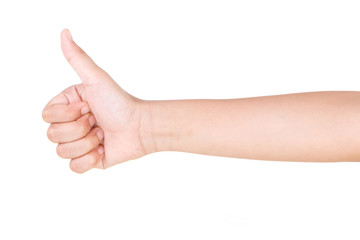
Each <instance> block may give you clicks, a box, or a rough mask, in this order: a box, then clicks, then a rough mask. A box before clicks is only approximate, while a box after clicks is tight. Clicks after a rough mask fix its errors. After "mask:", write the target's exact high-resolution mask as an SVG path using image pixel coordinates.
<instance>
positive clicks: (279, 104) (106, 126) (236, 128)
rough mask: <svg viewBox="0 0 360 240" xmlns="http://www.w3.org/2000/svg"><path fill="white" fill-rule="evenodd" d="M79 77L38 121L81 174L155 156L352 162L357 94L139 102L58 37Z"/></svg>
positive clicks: (359, 152)
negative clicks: (169, 153)
mask: <svg viewBox="0 0 360 240" xmlns="http://www.w3.org/2000/svg"><path fill="white" fill-rule="evenodd" d="M61 47H62V50H63V53H64V56H65V58H66V59H67V61H68V62H69V63H70V65H71V66H72V67H73V69H74V70H75V72H76V73H77V74H78V75H79V77H80V79H81V84H77V85H74V86H70V87H69V88H67V89H65V90H64V91H62V92H61V93H60V94H58V95H57V96H55V97H54V98H52V99H51V100H50V101H49V103H48V104H47V105H46V106H45V108H44V110H43V112H42V116H43V118H44V120H45V121H46V122H48V123H50V126H49V129H48V132H47V136H48V138H49V139H50V140H51V141H52V142H54V143H57V144H58V145H57V153H58V155H59V156H60V157H62V158H68V159H71V161H70V168H71V169H72V170H73V171H75V172H78V173H83V172H86V171H88V170H89V169H92V168H100V169H105V168H108V167H111V166H113V165H115V164H118V163H122V162H125V161H128V160H131V159H136V158H139V157H142V156H144V155H146V154H149V153H153V152H158V151H183V152H190V153H199V154H207V155H216V156H226V157H237V158H248V159H259V160H278V161H308V162H310V161H314V162H315V161H316V162H328V161H359V160H360V92H356V91H332V92H331V91H327V92H325V91H324V92H307V93H294V94H283V95H273V96H262V97H252V98H240V99H227V100H169V101H146V100H142V99H139V98H136V97H134V96H132V95H131V94H129V93H127V92H126V91H125V90H123V89H122V88H121V87H120V86H119V85H118V84H117V82H116V81H114V80H113V79H112V78H111V77H110V76H109V74H107V73H106V72H105V71H104V70H103V69H101V68H99V67H98V66H97V65H96V64H95V62H94V61H93V60H92V59H91V58H90V57H89V56H88V55H87V54H86V53H85V52H84V51H83V50H82V49H81V48H80V47H79V46H78V45H77V44H76V43H75V42H74V41H73V39H72V37H71V35H70V32H69V31H68V30H67V29H65V30H63V31H62V33H61Z"/></svg>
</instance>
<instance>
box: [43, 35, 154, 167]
mask: <svg viewBox="0 0 360 240" xmlns="http://www.w3.org/2000/svg"><path fill="white" fill-rule="evenodd" d="M61 48H62V51H63V53H64V56H65V58H66V59H67V61H68V62H69V63H70V65H71V66H72V67H73V69H74V70H75V71H76V73H77V74H78V75H79V77H80V79H81V81H82V83H81V84H78V85H74V86H71V87H69V88H67V89H65V90H64V91H63V92H61V93H60V94H59V95H57V96H55V97H54V98H53V99H51V100H50V102H49V103H48V104H47V105H46V106H45V108H44V110H43V113H42V115H43V119H44V120H45V121H46V122H48V123H50V127H49V129H48V132H47V135H48V138H49V139H50V140H51V141H52V142H55V143H58V146H57V153H58V155H59V156H60V157H62V158H69V159H71V161H70V168H71V169H72V170H73V171H75V172H78V173H82V172H85V171H87V170H89V169H91V168H101V169H104V168H107V167H110V166H112V165H115V164H117V163H121V162H124V161H126V160H130V159H135V158H139V157H141V156H143V155H145V154H147V153H149V152H148V151H147V149H146V148H145V146H144V141H147V140H146V137H145V134H146V133H145V131H144V129H145V128H144V125H143V123H144V121H145V120H148V119H147V118H148V114H147V104H146V102H145V101H143V100H140V99H138V98H135V97H133V96H131V95H130V94H128V93H127V92H125V91H124V90H123V89H122V88H121V87H120V86H119V85H118V84H117V83H116V82H115V81H114V80H113V79H112V78H111V77H110V76H109V75H108V74H107V73H106V72H105V71H104V70H102V69H101V68H100V67H98V66H97V65H96V64H95V63H94V61H93V60H92V59H91V58H90V57H89V56H88V55H87V54H86V53H85V52H84V51H83V50H82V49H81V48H80V47H79V46H78V45H77V44H76V43H75V42H74V41H73V39H72V37H71V35H70V32H69V30H67V29H64V30H63V31H62V33H61Z"/></svg>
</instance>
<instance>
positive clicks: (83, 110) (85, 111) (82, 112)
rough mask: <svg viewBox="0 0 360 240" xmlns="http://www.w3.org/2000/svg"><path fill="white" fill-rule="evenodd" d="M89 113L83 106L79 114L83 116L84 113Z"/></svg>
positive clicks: (86, 107) (88, 109) (87, 108)
mask: <svg viewBox="0 0 360 240" xmlns="http://www.w3.org/2000/svg"><path fill="white" fill-rule="evenodd" d="M88 112H90V108H89V107H88V106H85V107H83V108H82V109H81V114H82V115H84V114H85V113H88Z"/></svg>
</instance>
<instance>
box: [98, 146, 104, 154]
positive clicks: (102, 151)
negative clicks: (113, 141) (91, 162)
mask: <svg viewBox="0 0 360 240" xmlns="http://www.w3.org/2000/svg"><path fill="white" fill-rule="evenodd" d="M97 151H98V153H99V154H100V155H103V153H104V147H103V146H102V145H100V146H99V147H98V150H97Z"/></svg>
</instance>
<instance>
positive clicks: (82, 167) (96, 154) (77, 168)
mask: <svg viewBox="0 0 360 240" xmlns="http://www.w3.org/2000/svg"><path fill="white" fill-rule="evenodd" d="M103 157H104V147H103V146H102V145H99V146H97V147H96V148H94V149H93V150H91V151H90V152H88V153H87V154H85V155H83V156H81V157H78V158H73V159H71V161H70V169H71V170H72V171H74V172H76V173H84V172H86V171H88V170H90V169H92V168H103V167H102V166H103V164H102V159H103Z"/></svg>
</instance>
